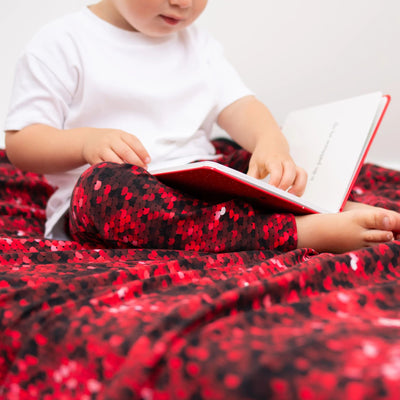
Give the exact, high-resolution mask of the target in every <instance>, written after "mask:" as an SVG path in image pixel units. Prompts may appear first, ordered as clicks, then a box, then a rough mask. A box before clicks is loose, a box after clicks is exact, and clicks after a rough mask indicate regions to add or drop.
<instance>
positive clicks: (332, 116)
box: [282, 92, 382, 212]
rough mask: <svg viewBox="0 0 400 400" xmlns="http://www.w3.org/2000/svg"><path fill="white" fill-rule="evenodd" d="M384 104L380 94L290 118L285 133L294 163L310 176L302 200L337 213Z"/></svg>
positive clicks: (301, 113)
mask: <svg viewBox="0 0 400 400" xmlns="http://www.w3.org/2000/svg"><path fill="white" fill-rule="evenodd" d="M381 101H382V93H380V92H376V93H371V94H368V95H364V96H359V97H354V98H351V99H348V100H342V101H338V102H335V103H329V104H325V105H321V106H317V107H310V108H306V109H303V110H299V111H295V112H292V113H291V114H289V115H288V117H287V119H286V121H285V123H284V125H283V128H282V130H283V132H284V134H285V136H286V137H287V139H288V141H289V145H290V149H291V154H292V157H293V159H294V161H295V162H296V164H297V165H299V166H301V167H303V168H304V169H305V170H306V171H307V173H308V184H307V187H306V191H305V193H304V195H303V196H302V198H303V199H304V200H306V201H309V202H311V203H314V204H318V205H319V206H320V207H322V208H324V209H326V210H329V211H331V212H337V211H339V209H340V208H341V205H342V203H343V200H344V198H345V196H346V194H347V191H348V188H349V185H350V184H351V182H352V179H353V174H354V172H355V171H356V170H357V167H358V164H359V160H360V158H361V157H362V155H363V152H364V149H365V147H366V144H367V143H368V138H369V137H370V135H371V134H372V132H373V129H372V128H373V123H374V121H375V120H376V114H377V110H378V109H379V108H380V107H379V105H380V103H381Z"/></svg>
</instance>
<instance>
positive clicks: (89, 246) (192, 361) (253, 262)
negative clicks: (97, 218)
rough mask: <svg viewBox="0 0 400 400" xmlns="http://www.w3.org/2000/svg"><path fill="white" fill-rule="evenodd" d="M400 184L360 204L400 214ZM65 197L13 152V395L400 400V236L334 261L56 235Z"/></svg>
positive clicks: (5, 210)
mask: <svg viewBox="0 0 400 400" xmlns="http://www.w3.org/2000/svg"><path fill="white" fill-rule="evenodd" d="M146 179H147V178H146ZM399 184H400V173H399V172H396V171H389V170H387V169H383V168H379V167H377V166H373V165H367V166H365V167H364V168H363V170H362V172H361V175H360V178H359V179H358V181H357V184H356V186H355V188H354V191H353V193H352V197H353V199H355V200H358V201H364V202H367V203H371V204H379V205H381V206H385V207H388V208H392V209H396V210H399V211H400V189H399V187H400V186H399ZM51 191H52V188H51V187H49V186H48V185H47V183H46V182H45V180H44V179H43V178H42V177H41V176H38V175H34V174H26V173H22V172H20V171H18V170H16V169H15V168H13V167H12V166H11V165H10V164H9V163H8V161H7V159H6V158H5V156H4V153H3V154H2V158H1V160H0V196H1V197H0V199H1V217H0V232H1V235H0V250H1V253H0V260H1V262H0V398H1V399H5V400H11V399H57V400H58V399H84V400H88V399H112V400H116V399H117V400H118V399H142V400H150V399H152V400H166V399H169V400H180V399H182V400H189V399H190V400H200V399H207V400H213V399H215V400H219V399H221V400H222V399H223V400H226V399H233V400H236V399H238V400H239V399H240V400H243V399H244V400H253V399H263V400H264V399H304V400H308V399H309V400H313V399H351V400H358V399H398V398H399V393H400V282H399V281H400V242H398V241H393V242H392V243H390V244H385V245H378V246H375V247H372V248H368V249H363V250H359V251H355V252H350V253H346V254H339V255H332V254H318V253H316V252H315V251H313V250H312V249H300V250H292V251H286V252H281V251H277V250H276V249H271V248H268V249H265V250H263V249H255V250H245V251H244V250H243V251H229V252H228V251H225V252H220V253H214V252H198V251H193V250H190V251H182V250H171V249H170V250H168V249H159V248H135V249H133V248H115V247H114V248H113V247H109V246H107V248H106V247H105V243H103V244H102V245H100V244H96V245H95V244H93V243H89V242H87V243H85V244H79V243H78V242H75V241H70V242H66V241H50V240H45V239H44V238H43V236H42V235H43V224H44V218H45V215H44V207H45V203H46V200H47V198H48V196H49V194H50V193H51Z"/></svg>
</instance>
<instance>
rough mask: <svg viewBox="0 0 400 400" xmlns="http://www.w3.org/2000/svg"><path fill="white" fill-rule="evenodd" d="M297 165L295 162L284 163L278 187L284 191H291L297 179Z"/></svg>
mask: <svg viewBox="0 0 400 400" xmlns="http://www.w3.org/2000/svg"><path fill="white" fill-rule="evenodd" d="M296 173H297V171H296V165H295V164H294V162H293V161H291V160H287V161H283V163H282V172H281V179H280V182H279V183H278V187H279V188H280V189H282V190H287V189H289V188H290V187H291V186H292V185H293V183H294V181H295V179H296Z"/></svg>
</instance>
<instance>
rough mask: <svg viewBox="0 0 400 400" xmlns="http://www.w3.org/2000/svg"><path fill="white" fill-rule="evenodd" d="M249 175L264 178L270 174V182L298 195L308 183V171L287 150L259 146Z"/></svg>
mask: <svg viewBox="0 0 400 400" xmlns="http://www.w3.org/2000/svg"><path fill="white" fill-rule="evenodd" d="M247 174H248V175H249V176H252V177H254V178H257V179H263V178H265V177H266V176H267V175H268V174H269V175H270V179H269V183H270V184H271V185H273V186H276V187H278V188H279V189H282V190H288V189H289V190H288V192H289V193H293V194H295V195H297V196H301V195H302V194H303V193H304V190H305V188H306V183H307V172H306V171H305V170H304V169H303V168H301V167H299V166H297V165H296V164H295V163H294V161H293V159H292V157H291V156H290V154H289V153H287V152H285V151H274V150H273V149H269V150H265V147H264V146H257V147H256V148H255V150H254V152H253V154H252V157H251V159H250V163H249V170H248V172H247Z"/></svg>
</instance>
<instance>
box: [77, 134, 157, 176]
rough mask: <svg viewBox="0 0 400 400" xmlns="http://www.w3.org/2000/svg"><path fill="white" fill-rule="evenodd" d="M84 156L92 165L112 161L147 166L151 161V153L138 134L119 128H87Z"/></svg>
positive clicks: (83, 147)
mask: <svg viewBox="0 0 400 400" xmlns="http://www.w3.org/2000/svg"><path fill="white" fill-rule="evenodd" d="M82 156H83V158H84V159H85V161H86V162H87V163H88V164H91V165H93V164H97V163H99V162H104V161H110V162H115V163H118V164H124V163H127V164H133V165H137V166H139V167H142V168H147V165H148V164H149V163H150V161H151V159H150V155H149V153H148V152H147V150H146V149H145V148H144V146H143V144H142V143H141V142H140V140H139V139H138V138H137V137H136V136H134V135H132V134H130V133H127V132H124V131H121V130H117V129H100V128H90V129H87V131H86V132H85V139H84V142H83V146H82Z"/></svg>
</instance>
